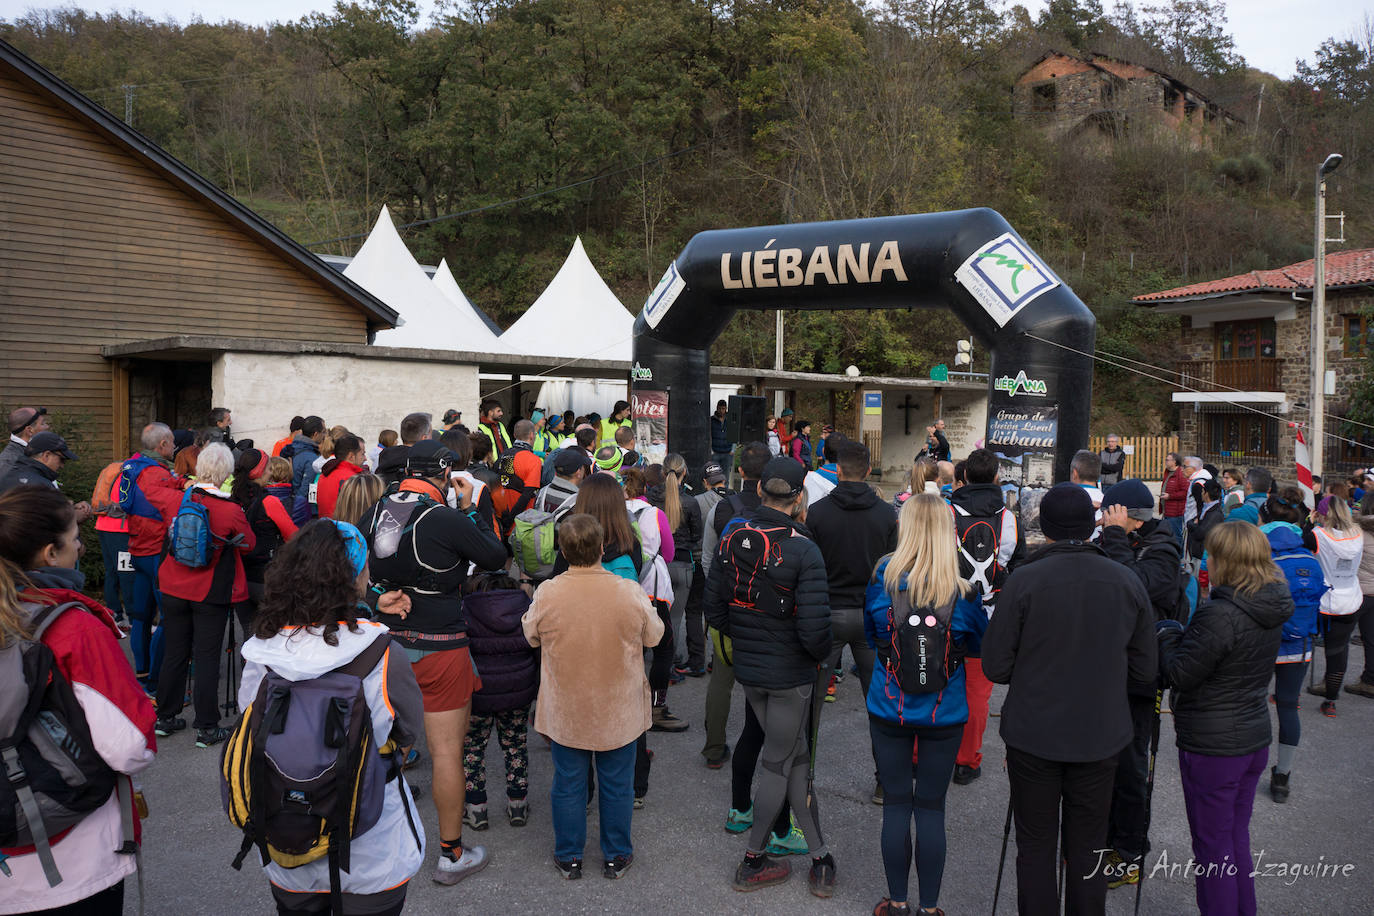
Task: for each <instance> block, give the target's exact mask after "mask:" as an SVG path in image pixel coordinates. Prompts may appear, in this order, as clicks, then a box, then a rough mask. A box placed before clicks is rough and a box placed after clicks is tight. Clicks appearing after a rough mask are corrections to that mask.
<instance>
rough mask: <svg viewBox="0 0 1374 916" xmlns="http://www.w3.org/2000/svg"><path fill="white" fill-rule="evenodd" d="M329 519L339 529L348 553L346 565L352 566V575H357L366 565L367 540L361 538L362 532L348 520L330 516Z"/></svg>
mask: <svg viewBox="0 0 1374 916" xmlns="http://www.w3.org/2000/svg"><path fill="white" fill-rule="evenodd" d="M329 521H331V522H333V523H334V527H335V528H337V529H339V537H341V538H343V543H344V550H345V551H346V552H347V553H348V565H349V566H350V567H352V569H353V575H355V576H356V575H358V574H359V573H361V572H362V571H363V567H364V566H366V565H367V541H365V540H363V534H362V532H361V531H359V530H358V529H357V528H355V527H354V526H352V525H350V524H349V523H348V522H341V521H338V520H337V519H332V518H331V519H329Z"/></svg>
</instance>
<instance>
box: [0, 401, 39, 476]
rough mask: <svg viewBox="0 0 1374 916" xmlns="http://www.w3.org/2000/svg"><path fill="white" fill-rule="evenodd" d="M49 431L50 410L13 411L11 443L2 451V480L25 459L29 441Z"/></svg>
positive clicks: (24, 408)
mask: <svg viewBox="0 0 1374 916" xmlns="http://www.w3.org/2000/svg"><path fill="white" fill-rule="evenodd" d="M47 429H48V408H46V407H20V408H19V409H18V410H14V411H11V413H10V416H9V430H10V441H9V442H7V443H5V449H4V451H0V478H4V476H5V475H6V474H8V473H9V470H10V468H12V467H14V465H15V464H16V463H18V461H19V459H20V458H23V457H24V450H25V449H27V448H28V447H29V440H30V439H32V438H33V437H34V436H36V435H38V434H39V433H41V432H45V431H46V430H47Z"/></svg>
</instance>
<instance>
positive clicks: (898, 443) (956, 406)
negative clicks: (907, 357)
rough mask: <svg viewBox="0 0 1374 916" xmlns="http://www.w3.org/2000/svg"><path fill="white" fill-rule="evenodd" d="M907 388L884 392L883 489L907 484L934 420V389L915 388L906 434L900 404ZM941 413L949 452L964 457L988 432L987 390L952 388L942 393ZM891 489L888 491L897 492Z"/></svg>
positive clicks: (957, 456) (956, 456)
mask: <svg viewBox="0 0 1374 916" xmlns="http://www.w3.org/2000/svg"><path fill="white" fill-rule="evenodd" d="M906 394H907V392H905V391H884V392H883V454H882V479H883V484H884V490H885V491H886V490H889V489H890V485H891V484H900V485H903V486H904V485H905V483H906V479H907V474H908V473H909V472H910V470H911V464H912V462H913V461H914V460H915V458H916V453H917V452H919V451H920V450H921V449H923V448H925V444H926V426H928V425H929V424H931V423H933V422H934V421H935V417H936V413H935V392H933V391H930V390H928V389H922V390H920V391H912V392H910V394H911V403H912V404H913V405H916V409H913V410H912V411H911V424H910V429H911V432H910V434H907V432H906V429H907V426H906V423H905V421H904V419H903V411H902V410H901V405H902V403H903V399H904V398H905V396H906ZM941 400H942V410H941V411H940V414H939V415H940V416H942V417H944V420H945V438H947V439H949V450H950V454H951V455H952V456H953V457H955V458H956V459H957V458H962V457H964V456H966V455H968V453H969V452H971V451H973V449H974V447H975V446H976V444H977V443H978V442H979V441H980V440H982V438H983V436H984V435H985V433H986V429H985V427H986V426H987V419H988V395H987V392H986V391H951V390H948V389H947V390H945V391H944V392H943V394H942V398H941ZM896 492H897V491H896V490H891V492H890V493H889V495H892V494H895V493H896Z"/></svg>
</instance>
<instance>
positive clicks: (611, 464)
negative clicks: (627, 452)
mask: <svg viewBox="0 0 1374 916" xmlns="http://www.w3.org/2000/svg"><path fill="white" fill-rule="evenodd" d="M624 461H625V456H624V455H623V454H621V452H620V450H619V449H617V450H616V453H615V454H614V455H612V456H611V457H610V458H598V459H596V467H597V469H598V470H602V471H608V472H611V473H614V472H616V471H618V470H620V465H621V464H623V463H624Z"/></svg>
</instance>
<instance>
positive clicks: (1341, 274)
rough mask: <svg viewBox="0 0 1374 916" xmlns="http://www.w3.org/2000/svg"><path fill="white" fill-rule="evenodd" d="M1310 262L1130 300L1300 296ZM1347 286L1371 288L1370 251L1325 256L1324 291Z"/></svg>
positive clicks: (1373, 262) (1373, 258)
mask: <svg viewBox="0 0 1374 916" xmlns="http://www.w3.org/2000/svg"><path fill="white" fill-rule="evenodd" d="M1312 272H1313V266H1312V259H1311V258H1308V259H1307V260H1306V261H1299V262H1297V263H1296V264H1289V265H1288V266H1287V267H1279V268H1277V269H1272V270H1252V271H1250V272H1248V273H1243V274H1236V275H1235V276H1234V277H1223V278H1221V279H1220V280H1207V281H1204V282H1202V283H1191V284H1189V285H1188V286H1179V287H1176V288H1174V289H1166V290H1162V291H1161V292H1157V293H1145V294H1144V295H1140V296H1136V297H1134V298H1133V299H1131V301H1132V302H1142V303H1154V302H1183V301H1186V300H1189V299H1214V298H1217V297H1220V296H1228V295H1231V294H1233V293H1250V292H1254V293H1273V292H1279V293H1281V292H1300V291H1304V290H1305V291H1307V292H1311V290H1312ZM1351 286H1374V248H1354V249H1351V250H1349V251H1332V252H1329V253H1328V254H1327V255H1326V288H1327V289H1340V288H1343V287H1351Z"/></svg>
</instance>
